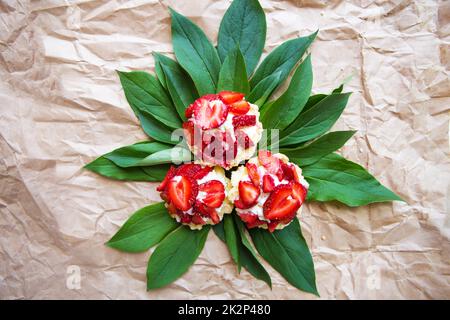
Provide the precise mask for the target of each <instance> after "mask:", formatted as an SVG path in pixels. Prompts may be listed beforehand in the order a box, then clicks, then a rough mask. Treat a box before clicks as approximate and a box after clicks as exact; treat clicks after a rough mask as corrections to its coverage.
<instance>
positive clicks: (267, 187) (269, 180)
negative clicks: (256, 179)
mask: <svg viewBox="0 0 450 320" xmlns="http://www.w3.org/2000/svg"><path fill="white" fill-rule="evenodd" d="M273 189H275V180H274V179H273V177H272V176H271V175H269V174H265V175H264V177H263V191H264V192H266V193H267V192H271V191H272V190H273Z"/></svg>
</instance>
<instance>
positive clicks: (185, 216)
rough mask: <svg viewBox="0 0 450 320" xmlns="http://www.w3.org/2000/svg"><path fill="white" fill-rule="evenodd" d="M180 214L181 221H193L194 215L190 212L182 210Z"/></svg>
mask: <svg viewBox="0 0 450 320" xmlns="http://www.w3.org/2000/svg"><path fill="white" fill-rule="evenodd" d="M179 216H180V222H181V223H191V222H192V216H191V215H190V214H187V213H183V212H181V213H180V214H179Z"/></svg>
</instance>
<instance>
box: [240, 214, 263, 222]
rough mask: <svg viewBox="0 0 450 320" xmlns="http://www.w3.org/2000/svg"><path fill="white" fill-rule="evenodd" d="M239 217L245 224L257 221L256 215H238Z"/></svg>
mask: <svg viewBox="0 0 450 320" xmlns="http://www.w3.org/2000/svg"><path fill="white" fill-rule="evenodd" d="M239 217H240V218H241V220H242V221H243V222H245V223H254V222H256V221H257V220H258V215H256V214H253V213H240V214H239Z"/></svg>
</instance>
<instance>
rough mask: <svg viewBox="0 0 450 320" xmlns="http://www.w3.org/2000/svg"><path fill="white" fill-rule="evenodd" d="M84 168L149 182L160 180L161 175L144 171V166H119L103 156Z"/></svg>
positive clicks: (119, 177)
mask: <svg viewBox="0 0 450 320" xmlns="http://www.w3.org/2000/svg"><path fill="white" fill-rule="evenodd" d="M85 168H86V169H88V170H90V171H92V172H95V173H98V174H100V175H102V176H105V177H107V178H110V179H116V180H126V181H149V182H157V181H161V179H160V177H161V175H158V176H155V175H150V174H148V173H146V171H145V170H146V169H144V168H137V167H133V168H121V167H119V166H118V165H116V164H115V163H114V162H112V161H111V160H109V159H107V158H105V157H103V156H102V157H99V158H97V159H95V160H94V161H92V162H91V163H89V164H87V165H86V166H85ZM164 176H165V175H164ZM164 176H163V178H164Z"/></svg>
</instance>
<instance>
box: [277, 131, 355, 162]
mask: <svg viewBox="0 0 450 320" xmlns="http://www.w3.org/2000/svg"><path fill="white" fill-rule="evenodd" d="M355 132H356V131H335V132H329V133H327V134H325V135H323V136H321V137H320V138H318V139H317V140H314V141H312V142H311V143H308V144H306V145H302V146H300V147H297V148H293V149H283V148H282V149H281V150H280V152H281V153H283V154H285V155H286V156H288V157H289V159H290V161H292V162H295V163H297V164H298V165H299V166H300V167H303V166H307V165H310V164H313V163H315V162H317V161H319V160H320V159H321V158H322V157H324V156H326V155H327V154H330V153H332V152H334V151H336V150H337V149H339V148H340V147H342V146H343V145H344V144H345V143H346V142H347V140H348V139H350V138H351V137H352V136H353V134H354V133H355Z"/></svg>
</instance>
